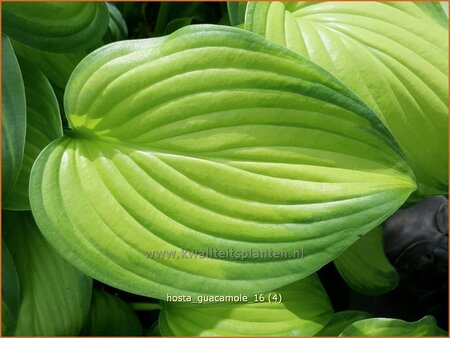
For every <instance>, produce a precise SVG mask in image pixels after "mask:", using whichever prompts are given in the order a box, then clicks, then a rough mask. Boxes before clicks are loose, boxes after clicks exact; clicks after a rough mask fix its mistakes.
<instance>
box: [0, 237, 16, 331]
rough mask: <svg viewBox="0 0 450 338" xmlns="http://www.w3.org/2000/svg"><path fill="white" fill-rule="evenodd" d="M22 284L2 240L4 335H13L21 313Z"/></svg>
mask: <svg viewBox="0 0 450 338" xmlns="http://www.w3.org/2000/svg"><path fill="white" fill-rule="evenodd" d="M19 303H20V286H19V278H18V277H17V271H16V266H15V265H14V261H13V259H12V257H11V254H10V253H9V250H8V248H7V246H6V244H5V243H4V242H3V241H2V335H3V336H12V335H13V334H14V330H15V328H16V324H17V315H18V313H19Z"/></svg>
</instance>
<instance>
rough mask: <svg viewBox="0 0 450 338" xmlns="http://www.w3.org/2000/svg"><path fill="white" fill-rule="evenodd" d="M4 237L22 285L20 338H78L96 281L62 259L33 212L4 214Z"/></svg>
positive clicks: (18, 319) (18, 331) (18, 333)
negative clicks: (71, 337) (45, 235)
mask: <svg viewBox="0 0 450 338" xmlns="http://www.w3.org/2000/svg"><path fill="white" fill-rule="evenodd" d="M2 216H3V222H2V223H3V237H4V240H5V243H6V244H7V246H8V248H9V250H10V252H11V255H12V258H13V260H14V263H15V265H16V269H17V274H18V276H19V282H20V307H19V314H18V318H17V326H16V329H15V332H14V334H15V335H18V336H73V335H78V333H79V332H80V329H81V327H82V325H83V322H84V320H85V319H86V316H87V313H88V311H89V304H90V299H91V287H92V280H91V279H90V278H88V277H86V276H85V275H83V274H82V273H80V272H79V271H78V270H77V269H75V268H74V267H73V266H72V265H70V264H69V263H68V262H67V261H66V260H64V259H63V258H61V256H59V255H58V254H57V253H56V252H55V250H54V249H53V248H52V247H51V246H50V245H49V244H48V243H47V241H46V240H45V239H44V237H42V234H41V233H40V232H39V229H38V228H37V226H36V223H35V222H34V219H33V216H32V215H31V213H30V212H25V211H21V212H19V211H3V215H2Z"/></svg>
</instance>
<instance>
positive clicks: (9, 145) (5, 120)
mask: <svg viewBox="0 0 450 338" xmlns="http://www.w3.org/2000/svg"><path fill="white" fill-rule="evenodd" d="M25 105H26V103H25V88H24V85H23V80H22V74H21V72H20V67H19V64H18V62H17V58H16V55H15V54H14V50H13V48H12V45H11V41H10V40H9V38H8V37H7V36H6V35H4V34H3V35H2V198H3V200H5V199H6V198H7V197H8V194H9V193H10V192H11V190H12V188H13V187H14V184H15V183H16V180H17V177H18V176H19V171H20V167H21V166H22V159H23V150H24V146H25V128H26V106H25Z"/></svg>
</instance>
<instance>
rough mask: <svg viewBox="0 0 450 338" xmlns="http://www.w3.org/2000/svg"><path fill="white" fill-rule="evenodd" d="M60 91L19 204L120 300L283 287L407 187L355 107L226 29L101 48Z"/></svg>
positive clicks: (315, 73)
mask: <svg viewBox="0 0 450 338" xmlns="http://www.w3.org/2000/svg"><path fill="white" fill-rule="evenodd" d="M67 88H68V89H67V91H66V93H65V108H66V113H67V116H68V119H69V121H70V124H71V126H72V127H73V130H72V131H71V132H70V134H69V135H67V136H65V137H63V138H61V139H59V140H57V141H55V142H53V143H52V144H51V145H50V146H49V147H47V148H46V149H45V150H44V151H43V152H42V153H41V155H40V156H39V158H38V160H37V161H36V163H35V166H34V167H33V170H32V178H31V187H30V189H31V195H32V198H31V206H32V210H33V213H34V215H35V217H36V219H37V223H38V225H39V227H40V228H41V230H42V232H43V233H44V235H45V236H46V237H47V238H48V240H49V241H50V242H51V243H52V244H53V245H54V246H55V247H56V248H57V249H58V251H59V252H60V253H61V254H62V255H64V257H66V258H67V259H68V260H70V261H71V262H72V263H73V264H74V265H76V266H77V267H78V268H79V269H80V270H82V271H84V272H85V273H86V274H88V275H90V276H92V277H94V278H96V279H98V280H101V281H103V282H105V283H108V284H111V285H113V286H116V287H118V288H121V289H124V290H127V291H130V292H134V293H138V294H142V295H147V296H150V297H155V298H160V299H165V298H166V295H167V294H168V293H169V294H191V295H195V294H224V293H225V294H239V293H243V294H251V293H254V292H265V291H269V290H272V289H274V288H277V287H280V286H282V285H286V284H287V283H290V282H293V281H295V280H298V279H300V278H302V277H305V276H307V275H309V274H311V273H312V272H314V271H316V270H317V269H319V268H320V267H321V266H323V265H324V264H325V263H327V262H329V261H331V260H332V259H334V258H335V257H336V256H337V255H339V254H340V253H342V252H343V251H344V250H345V249H347V248H348V247H349V246H350V245H351V244H353V243H354V242H355V241H356V240H357V239H358V236H357V234H359V233H361V232H363V233H365V232H366V231H369V230H370V229H372V228H373V227H375V226H376V225H378V224H380V223H381V222H382V221H383V220H384V219H386V218H387V217H388V216H389V215H390V214H392V213H393V212H394V211H395V210H396V209H397V208H398V207H399V206H400V205H402V204H403V202H404V201H405V200H406V199H407V198H408V196H409V194H410V193H411V192H412V191H413V190H414V189H415V183H414V182H413V180H412V179H411V176H410V171H409V169H408V167H407V166H406V164H405V163H404V161H403V159H402V157H401V156H400V155H399V154H398V152H397V150H396V147H395V146H394V145H393V143H392V142H391V141H392V140H391V139H390V138H389V137H390V136H389V134H388V133H387V132H386V130H385V129H384V127H383V125H382V124H381V123H380V122H379V121H378V120H377V118H376V117H375V115H374V113H373V112H372V111H370V110H369V109H368V108H367V106H366V105H364V104H363V103H362V102H361V101H360V100H359V99H358V98H357V97H356V96H354V95H353V94H352V93H351V92H350V91H349V90H348V89H347V88H346V87H344V86H343V85H342V84H341V83H340V82H339V81H337V80H336V79H335V78H333V77H331V76H330V75H329V74H328V73H327V72H325V71H323V70H322V69H321V68H319V67H318V66H316V65H315V64H313V63H311V62H309V61H308V60H305V59H303V58H301V57H299V56H297V55H296V54H294V53H292V52H290V51H289V50H287V49H285V48H283V47H279V46H277V45H275V44H272V43H269V42H267V41H266V40H265V39H263V38H261V37H258V36H257V35H255V34H252V33H249V32H246V31H243V30H240V29H236V28H230V27H224V26H210V25H204V26H189V27H185V28H182V29H181V30H179V31H177V32H175V33H173V34H172V35H170V36H167V37H163V38H156V39H146V40H139V41H124V42H118V43H114V44H110V45H107V46H105V47H103V48H101V49H99V50H97V51H95V52H94V53H92V54H90V55H89V56H88V57H86V58H85V59H84V60H83V61H82V62H81V63H80V65H79V66H78V67H77V69H76V70H75V71H74V73H73V76H72V77H71V79H70V81H69V84H68V86H67ZM186 251H189V252H190V255H191V257H192V255H193V254H197V256H202V257H193V258H191V259H189V256H186V255H185V254H186ZM212 251H214V252H212ZM272 251H276V255H277V256H274V255H273V252H272ZM303 252H304V255H302V254H301V253H303ZM149 253H150V254H152V257H150V255H149ZM158 255H159V256H158ZM171 255H172V256H171ZM173 255H175V256H173ZM249 255H251V257H248V258H247V259H245V260H244V259H243V256H249ZM204 256H206V257H204Z"/></svg>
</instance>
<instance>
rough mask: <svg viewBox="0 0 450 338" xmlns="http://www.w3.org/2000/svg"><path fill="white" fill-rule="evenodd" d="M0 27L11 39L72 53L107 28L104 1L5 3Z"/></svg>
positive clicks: (50, 49) (41, 47) (97, 39)
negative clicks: (0, 26)
mask: <svg viewBox="0 0 450 338" xmlns="http://www.w3.org/2000/svg"><path fill="white" fill-rule="evenodd" d="M2 21H3V22H2V28H3V31H4V32H5V33H6V34H7V35H9V36H10V37H11V38H12V39H14V40H17V41H19V42H21V43H23V44H26V45H29V46H30V47H33V48H36V49H40V50H43V51H47V52H74V51H80V50H84V49H86V48H88V47H90V46H93V45H94V44H95V43H97V42H98V41H100V39H101V38H102V37H103V35H104V34H105V32H106V30H107V29H108V21H109V13H108V9H107V7H106V4H105V3H103V2H5V3H3V6H2Z"/></svg>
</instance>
